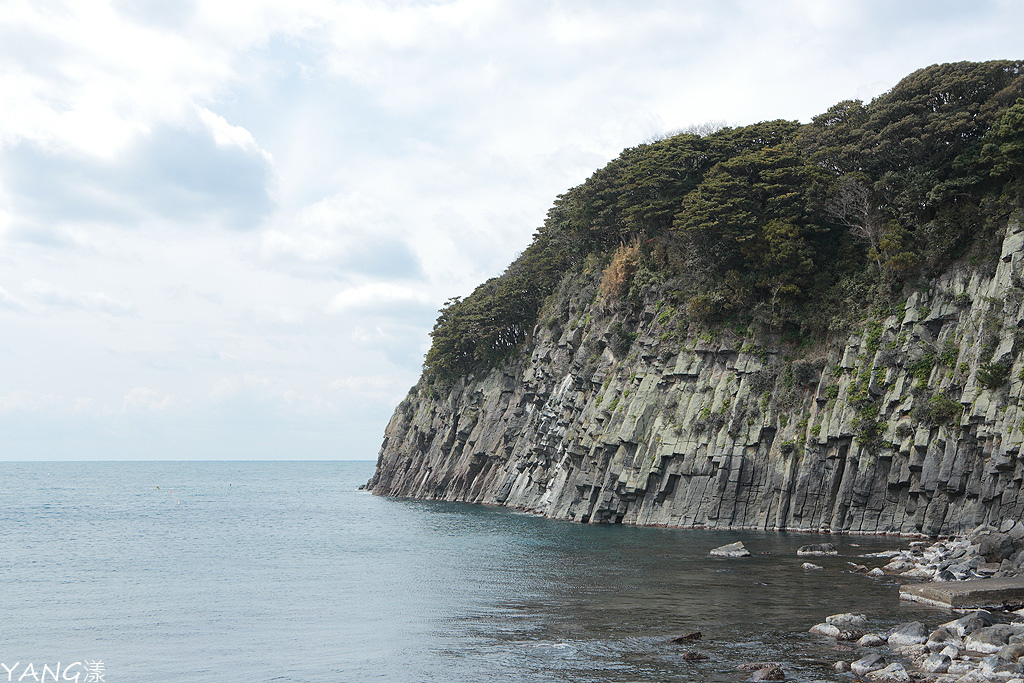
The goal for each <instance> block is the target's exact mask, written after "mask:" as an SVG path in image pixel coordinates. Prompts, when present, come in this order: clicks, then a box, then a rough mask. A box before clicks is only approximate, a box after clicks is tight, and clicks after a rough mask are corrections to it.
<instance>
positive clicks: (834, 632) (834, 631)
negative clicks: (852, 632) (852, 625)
mask: <svg viewBox="0 0 1024 683" xmlns="http://www.w3.org/2000/svg"><path fill="white" fill-rule="evenodd" d="M809 633H814V634H816V635H819V636H826V637H828V638H838V637H839V635H840V634H841V633H842V631H840V630H839V627H837V626H833V625H832V624H815V625H814V626H812V627H811V629H810V631H809Z"/></svg>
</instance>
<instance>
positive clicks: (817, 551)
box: [796, 543, 839, 555]
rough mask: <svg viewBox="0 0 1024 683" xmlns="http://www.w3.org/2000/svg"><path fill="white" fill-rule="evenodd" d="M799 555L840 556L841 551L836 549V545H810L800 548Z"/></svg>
mask: <svg viewBox="0 0 1024 683" xmlns="http://www.w3.org/2000/svg"><path fill="white" fill-rule="evenodd" d="M796 554H797V555H838V554H839V551H838V550H837V549H836V546H835V544H834V543H809V544H807V545H802V546H800V547H799V548H798V549H797V551H796Z"/></svg>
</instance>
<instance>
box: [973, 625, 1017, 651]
mask: <svg viewBox="0 0 1024 683" xmlns="http://www.w3.org/2000/svg"><path fill="white" fill-rule="evenodd" d="M1011 635H1012V632H1011V631H1010V629H1009V627H1007V626H1006V625H1005V624H999V625H997V626H986V627H984V628H979V629H978V630H977V631H974V632H973V633H969V634H968V635H967V636H966V637H965V638H964V647H966V648H967V649H968V650H971V651H973V652H981V653H982V654H991V653H993V652H999V650H1001V649H1003V647H1004V646H1005V645H1007V644H1008V643H1009V641H1010V636H1011Z"/></svg>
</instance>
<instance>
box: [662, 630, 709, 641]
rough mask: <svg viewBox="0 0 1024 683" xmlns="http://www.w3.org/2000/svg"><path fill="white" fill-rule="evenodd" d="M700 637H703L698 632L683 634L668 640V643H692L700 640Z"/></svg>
mask: <svg viewBox="0 0 1024 683" xmlns="http://www.w3.org/2000/svg"><path fill="white" fill-rule="evenodd" d="M702 637H703V635H702V634H701V632H700V631H691V632H689V633H684V634H683V635H681V636H676V637H675V638H670V639H669V642H670V643H692V642H693V641H695V640H700V639H701V638H702Z"/></svg>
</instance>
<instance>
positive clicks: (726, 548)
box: [709, 541, 750, 557]
mask: <svg viewBox="0 0 1024 683" xmlns="http://www.w3.org/2000/svg"><path fill="white" fill-rule="evenodd" d="M709 554H710V555H713V556H715V557H750V551H749V550H747V549H746V547H745V546H744V545H743V541H736V542H735V543H729V544H728V545H723V546H719V547H717V548H715V549H713V550H712V551H711V552H710V553H709Z"/></svg>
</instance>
